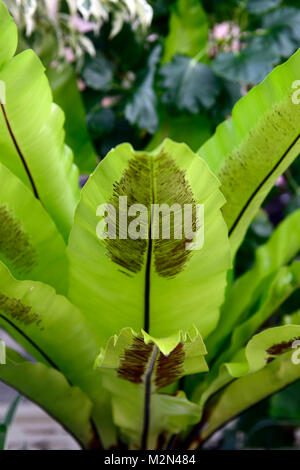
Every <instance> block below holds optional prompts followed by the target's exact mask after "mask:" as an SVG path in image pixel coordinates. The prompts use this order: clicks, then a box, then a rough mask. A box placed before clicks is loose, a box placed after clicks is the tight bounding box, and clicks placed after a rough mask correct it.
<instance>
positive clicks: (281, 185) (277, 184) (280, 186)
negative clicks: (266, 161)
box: [275, 175, 286, 188]
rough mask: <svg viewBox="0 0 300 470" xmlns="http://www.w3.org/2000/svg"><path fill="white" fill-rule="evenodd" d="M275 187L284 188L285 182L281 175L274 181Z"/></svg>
mask: <svg viewBox="0 0 300 470" xmlns="http://www.w3.org/2000/svg"><path fill="white" fill-rule="evenodd" d="M275 184H276V186H277V187H278V188H286V180H285V177H284V176H283V175H281V176H279V178H278V180H277V181H276V183H275Z"/></svg>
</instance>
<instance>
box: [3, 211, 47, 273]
mask: <svg viewBox="0 0 300 470" xmlns="http://www.w3.org/2000/svg"><path fill="white" fill-rule="evenodd" d="M0 253H2V255H3V256H4V258H5V259H6V260H7V261H8V262H9V263H11V265H12V267H13V268H14V269H15V270H16V271H18V273H20V274H21V275H25V274H28V273H29V272H31V271H32V270H33V269H34V267H35V266H36V265H37V264H38V263H37V254H36V252H35V250H34V248H33V246H32V245H31V243H30V239H29V237H28V235H27V234H26V233H25V232H24V231H23V228H22V225H21V223H20V221H19V220H18V219H17V218H16V217H15V216H14V214H13V213H12V211H9V210H8V209H7V208H6V206H4V205H1V206H0Z"/></svg>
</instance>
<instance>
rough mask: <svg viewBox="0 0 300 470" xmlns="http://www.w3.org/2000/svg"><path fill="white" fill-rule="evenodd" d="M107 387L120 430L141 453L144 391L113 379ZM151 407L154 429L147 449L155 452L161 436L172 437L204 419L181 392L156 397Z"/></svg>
mask: <svg viewBox="0 0 300 470" xmlns="http://www.w3.org/2000/svg"><path fill="white" fill-rule="evenodd" d="M104 385H105V387H106V388H107V389H108V390H109V392H110V394H111V396H112V408H113V417H114V422H115V424H116V425H117V426H118V427H119V428H120V430H121V432H122V434H123V436H124V437H125V440H126V441H127V442H128V443H129V445H130V448H134V449H136V448H138V449H140V448H141V436H142V435H143V426H144V423H143V411H144V392H143V389H142V388H141V387H139V386H138V385H137V384H134V383H131V382H128V381H125V380H122V379H119V378H117V377H112V376H106V377H105V378H104ZM150 407H151V408H150V410H151V421H150V429H149V433H148V439H147V442H146V446H145V447H147V448H148V449H155V447H156V444H157V438H158V436H159V435H160V434H161V433H164V435H165V437H168V436H169V437H170V436H171V435H172V434H177V433H178V432H180V431H182V430H186V429H187V428H188V426H190V425H192V424H195V423H197V421H199V419H200V416H201V409H200V407H199V406H198V405H196V404H195V403H192V402H191V401H189V400H188V399H187V398H186V396H185V394H184V392H178V393H177V394H176V395H175V396H170V395H167V394H159V393H153V394H152V395H151V404H150ZM166 434H167V435H166Z"/></svg>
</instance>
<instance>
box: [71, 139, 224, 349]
mask: <svg viewBox="0 0 300 470" xmlns="http://www.w3.org/2000/svg"><path fill="white" fill-rule="evenodd" d="M152 187H155V191H154V193H152V190H151V188H152ZM120 195H121V196H122V195H126V196H128V200H127V203H128V206H131V205H132V204H133V203H143V204H145V206H146V210H147V218H148V221H149V220H150V218H149V217H148V215H149V211H150V205H151V204H152V203H156V204H162V203H166V204H169V205H172V204H173V203H178V204H181V207H183V206H182V203H183V202H184V204H186V203H189V201H191V200H192V199H193V200H194V201H195V202H196V203H197V204H199V203H201V204H204V213H205V216H204V217H205V223H204V227H205V230H204V231H205V237H204V238H205V240H204V245H203V247H202V249H199V250H193V251H190V250H186V244H185V243H186V238H180V239H179V240H177V241H176V240H175V238H174V233H171V234H170V236H171V238H170V240H162V239H161V234H160V239H159V240H158V241H157V242H156V243H152V239H151V243H149V240H147V239H146V240H145V239H138V240H132V239H131V238H130V237H129V236H128V237H127V239H126V240H120V239H119V238H118V236H117V238H116V239H115V240H111V239H106V240H103V239H99V238H98V236H97V233H96V230H97V227H98V224H99V223H100V222H101V218H100V217H99V216H97V209H98V207H99V206H100V205H101V204H107V203H110V202H112V204H113V205H114V204H115V205H118V198H119V196H120ZM192 195H193V196H192ZM191 197H192V199H191ZM223 202H224V200H223V197H222V195H221V193H220V192H219V190H218V181H217V179H216V178H215V177H214V175H213V174H212V173H211V172H210V171H209V169H208V167H207V166H206V164H205V162H204V161H203V160H202V159H201V158H199V157H197V156H196V155H195V154H194V153H193V152H192V151H191V150H190V149H189V148H188V147H187V146H186V145H184V144H176V143H174V142H172V141H170V140H166V141H165V142H164V143H163V144H162V146H161V147H160V148H158V149H157V150H156V151H155V152H154V153H153V154H146V153H144V152H134V150H133V149H132V147H131V146H130V145H128V144H123V145H120V146H119V147H117V148H116V149H115V150H112V151H111V152H110V153H109V154H108V156H107V157H106V158H105V159H104V160H103V161H102V162H101V163H100V165H99V166H98V168H97V170H96V171H95V173H94V174H93V175H92V176H91V177H90V179H89V181H88V183H87V184H86V185H85V187H84V188H83V191H82V197H81V202H80V204H79V207H78V210H77V212H76V216H75V224H74V228H73V230H72V233H71V237H70V242H69V255H70V265H71V268H70V291H69V296H70V299H71V300H72V301H73V302H74V303H75V304H76V305H78V306H79V307H80V309H81V310H82V312H83V313H84V315H85V317H86V318H87V320H88V321H89V323H90V324H91V325H92V327H93V329H94V330H95V333H96V334H97V335H98V338H99V344H102V346H104V344H105V342H106V341H107V339H108V338H109V337H111V336H112V335H114V334H116V333H119V332H120V330H121V329H122V328H124V327H127V326H130V327H131V328H133V329H134V331H139V330H140V329H142V328H144V329H145V330H146V331H147V332H149V334H150V335H151V336H154V337H156V338H164V337H169V336H171V335H174V334H178V331H179V330H183V331H188V330H189V329H190V328H191V327H192V326H193V325H195V326H196V328H198V330H199V332H200V334H201V335H202V336H203V337H205V336H207V335H208V333H209V332H211V331H212V330H213V329H214V328H215V326H216V323H217V321H218V318H219V306H220V304H221V303H222V300H223V295H224V287H225V283H226V271H227V269H228V267H229V266H230V263H231V261H230V252H229V249H228V238H227V232H226V226H225V224H224V221H223V219H222V217H221V214H220V207H221V206H222V204H223ZM105 207H106V206H105ZM114 207H115V206H114ZM116 207H117V206H116ZM117 209H118V207H117ZM123 211H124V210H123ZM121 212H122V210H121ZM124 212H126V209H125V211H124ZM129 220H131V219H130V218H129ZM164 220H166V221H168V218H167V216H166V217H164ZM131 221H132V220H131ZM101 224H102V222H101ZM147 225H149V224H147ZM148 228H149V227H148ZM156 228H157V224H156V223H155V222H154V223H153V226H151V231H152V230H153V231H155V229H156ZM173 229H174V227H173V226H172V227H171V230H172V231H173ZM142 230H144V232H145V225H143V228H142ZM122 233H123V232H122ZM126 233H127V232H126V229H125V232H124V236H125V234H126ZM199 233H200V231H199V230H198V232H197V235H196V239H197V237H198V236H199ZM122 236H123V235H122ZM146 236H147V230H146ZM181 237H182V235H181ZM176 247H177V248H176ZM176 250H178V251H176ZM176 252H177V254H176ZM175 254H176V256H175ZM147 260H148V262H147ZM145 289H146V290H145ZM120 306H122V307H120Z"/></svg>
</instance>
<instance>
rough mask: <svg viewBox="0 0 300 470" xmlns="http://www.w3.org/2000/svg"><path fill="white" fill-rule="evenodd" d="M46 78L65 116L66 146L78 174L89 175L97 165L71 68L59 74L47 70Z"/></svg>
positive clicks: (50, 69)
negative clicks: (71, 154)
mask: <svg viewBox="0 0 300 470" xmlns="http://www.w3.org/2000/svg"><path fill="white" fill-rule="evenodd" d="M47 76H48V78H49V81H50V85H51V89H52V92H53V98H54V101H55V103H57V104H58V106H60V107H61V108H62V110H63V111H64V113H65V116H66V121H65V126H64V127H65V130H66V144H67V145H69V146H70V147H71V149H72V150H73V152H74V161H75V163H76V165H77V166H78V168H79V170H80V172H81V173H91V172H92V171H93V170H94V169H95V167H96V165H97V155H96V151H95V149H94V147H93V144H92V141H91V138H90V136H89V134H88V130H87V125H86V120H85V109H84V105H83V102H82V98H81V94H80V91H79V90H78V85H77V79H76V75H75V73H74V71H73V68H72V67H71V65H68V66H66V67H65V68H64V69H63V70H60V71H59V72H58V71H57V69H53V68H49V69H48V70H47Z"/></svg>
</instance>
